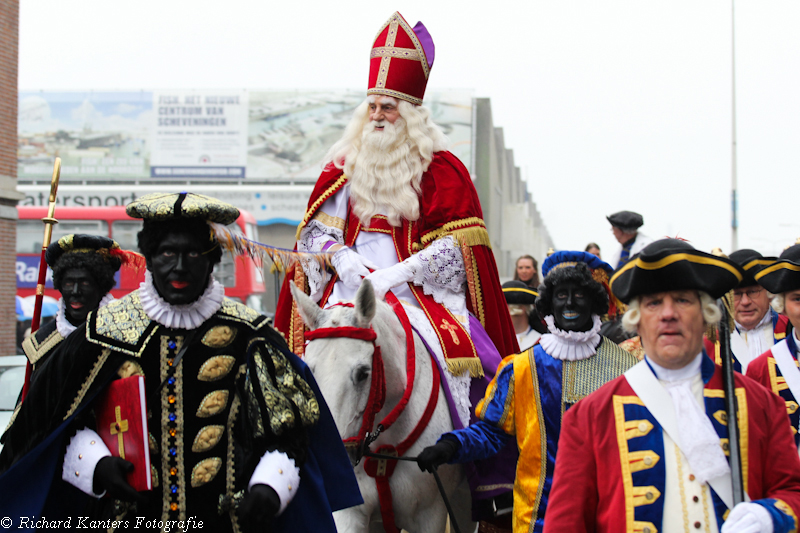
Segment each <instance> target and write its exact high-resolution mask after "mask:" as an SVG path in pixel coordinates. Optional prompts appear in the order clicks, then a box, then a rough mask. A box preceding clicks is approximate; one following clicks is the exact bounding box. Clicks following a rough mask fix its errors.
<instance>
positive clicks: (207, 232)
mask: <svg viewBox="0 0 800 533" xmlns="http://www.w3.org/2000/svg"><path fill="white" fill-rule="evenodd" d="M170 233H188V234H190V235H192V236H193V237H197V238H198V239H199V240H200V242H207V243H208V251H207V252H206V256H207V257H208V259H209V261H210V262H211V266H212V267H213V266H214V265H216V264H217V263H219V262H220V261H221V260H222V248H221V247H220V246H219V243H217V242H216V241H213V242H212V237H211V228H210V227H209V225H208V224H207V223H206V221H205V220H202V219H199V218H175V219H171V220H160V221H150V220H145V222H144V225H143V226H142V231H140V232H139V233H138V234H137V238H138V242H139V251H140V252H141V253H142V255H143V256H144V258H145V259H146V260H147V264H148V268H149V265H150V260H151V259H152V257H153V254H155V252H156V250H157V249H158V246H159V245H160V244H161V241H162V240H164V237H166V236H167V235H168V234H170Z"/></svg>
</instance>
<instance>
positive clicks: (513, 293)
mask: <svg viewBox="0 0 800 533" xmlns="http://www.w3.org/2000/svg"><path fill="white" fill-rule="evenodd" d="M503 296H505V297H506V303H507V304H523V305H527V304H530V305H533V304H534V303H536V297H537V296H539V293H538V292H536V291H535V290H533V289H531V288H530V287H528V286H527V285H526V284H525V283H523V282H521V281H507V282H505V283H503Z"/></svg>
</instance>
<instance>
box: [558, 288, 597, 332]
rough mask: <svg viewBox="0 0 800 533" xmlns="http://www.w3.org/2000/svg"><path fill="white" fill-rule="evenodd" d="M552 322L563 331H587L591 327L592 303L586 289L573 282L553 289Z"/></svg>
mask: <svg viewBox="0 0 800 533" xmlns="http://www.w3.org/2000/svg"><path fill="white" fill-rule="evenodd" d="M553 321H554V322H555V323H556V326H558V328H559V329H562V330H564V331H588V330H589V329H591V327H592V302H591V301H590V299H589V294H587V292H586V289H585V288H583V287H581V286H579V285H578V284H577V283H575V282H574V281H568V282H566V283H559V284H558V285H556V286H555V287H554V288H553Z"/></svg>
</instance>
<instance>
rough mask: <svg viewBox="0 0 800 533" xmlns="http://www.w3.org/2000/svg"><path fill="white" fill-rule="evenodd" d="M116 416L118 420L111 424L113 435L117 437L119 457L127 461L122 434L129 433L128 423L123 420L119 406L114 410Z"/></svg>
mask: <svg viewBox="0 0 800 533" xmlns="http://www.w3.org/2000/svg"><path fill="white" fill-rule="evenodd" d="M114 416H115V417H116V419H117V420H116V421H115V422H114V423H112V424H111V434H112V435H116V436H117V442H119V456H120V457H122V458H123V459H125V445H124V444H123V443H122V434H123V433H125V432H126V431H128V421H127V420H122V412H121V410H120V406H119V405H118V406H116V407H115V408H114Z"/></svg>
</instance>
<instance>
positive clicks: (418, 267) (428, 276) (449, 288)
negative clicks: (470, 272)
mask: <svg viewBox="0 0 800 533" xmlns="http://www.w3.org/2000/svg"><path fill="white" fill-rule="evenodd" d="M404 263H405V264H406V265H407V266H409V267H410V268H411V270H412V271H413V272H414V279H413V282H414V285H421V286H422V292H424V293H425V294H427V295H430V296H433V299H434V300H435V301H436V302H437V303H440V304H442V305H444V306H445V307H447V308H448V309H458V308H459V307H460V306H462V305H463V300H464V283H466V281H467V274H466V272H465V271H464V257H463V256H462V255H461V248H459V246H458V245H457V244H456V241H455V240H454V239H453V237H451V236H449V235H446V236H444V237H440V238H438V239H436V240H435V241H433V242H432V243H431V244H430V245H429V246H428V247H427V248H425V249H424V250H421V251H420V252H418V253H416V254H414V255H412V256H411V257H409V258H408V259H406V260H405V261H404Z"/></svg>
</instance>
